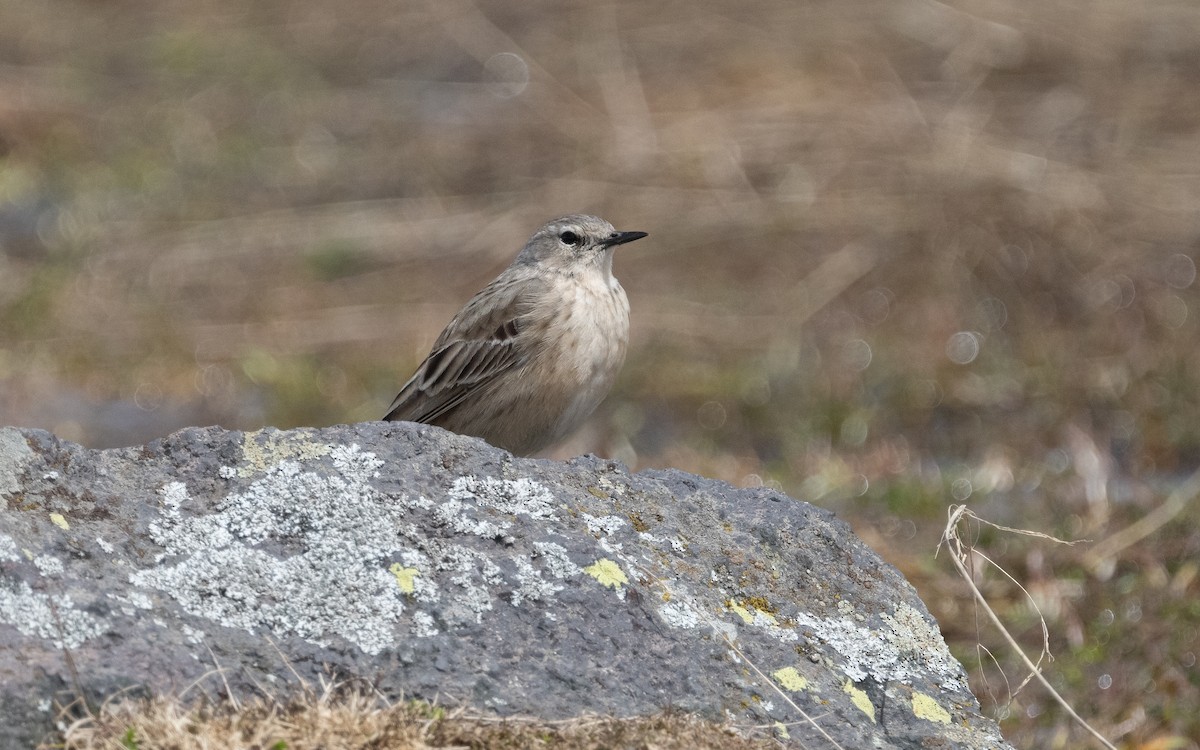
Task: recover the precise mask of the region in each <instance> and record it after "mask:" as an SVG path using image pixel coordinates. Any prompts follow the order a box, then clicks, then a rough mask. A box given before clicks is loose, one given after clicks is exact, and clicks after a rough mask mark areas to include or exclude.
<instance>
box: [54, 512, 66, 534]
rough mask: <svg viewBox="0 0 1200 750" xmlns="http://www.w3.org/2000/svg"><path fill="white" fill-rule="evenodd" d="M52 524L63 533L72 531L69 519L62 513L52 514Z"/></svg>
mask: <svg viewBox="0 0 1200 750" xmlns="http://www.w3.org/2000/svg"><path fill="white" fill-rule="evenodd" d="M50 523H52V524H54V525H55V526H57V527H58V528H60V529H62V530H63V531H70V529H71V524H69V523H67V519H66V517H65V516H63V514H62V513H51V514H50Z"/></svg>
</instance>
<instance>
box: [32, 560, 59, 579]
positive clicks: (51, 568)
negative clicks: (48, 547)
mask: <svg viewBox="0 0 1200 750" xmlns="http://www.w3.org/2000/svg"><path fill="white" fill-rule="evenodd" d="M33 566H34V567H35V568H37V569H38V572H39V573H41V574H42V575H44V576H50V577H52V578H57V577H58V576H60V575H62V574H63V564H62V560H59V559H58V558H57V557H54V556H53V555H38V556H37V557H35V558H33Z"/></svg>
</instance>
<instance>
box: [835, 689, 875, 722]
mask: <svg viewBox="0 0 1200 750" xmlns="http://www.w3.org/2000/svg"><path fill="white" fill-rule="evenodd" d="M842 690H845V691H846V695H848V696H850V702H851V703H853V704H854V705H855V706H857V707H858V710H859V711H862V712H863V713H864V714H866V715H867V716H868V717H870V719H871V722H872V723H874V721H875V704H873V703H871V699H870V698H869V697H867V694H866V693H865V692H863V691H862V690H859V689H858V688H856V687H854V683H853V682H850V681H847V682H846V685H845V686H844V687H843V688H842Z"/></svg>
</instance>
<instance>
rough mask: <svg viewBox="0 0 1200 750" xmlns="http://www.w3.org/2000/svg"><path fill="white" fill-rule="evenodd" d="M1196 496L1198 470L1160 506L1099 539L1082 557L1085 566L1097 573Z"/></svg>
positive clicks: (1199, 488) (1199, 486) (1199, 479)
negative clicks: (1107, 562)
mask: <svg viewBox="0 0 1200 750" xmlns="http://www.w3.org/2000/svg"><path fill="white" fill-rule="evenodd" d="M1197 495H1200V469H1197V470H1196V471H1194V472H1192V475H1191V476H1190V477H1188V479H1187V481H1186V482H1184V483H1183V484H1182V485H1180V486H1179V487H1177V488H1176V489H1175V491H1174V492H1172V493H1171V494H1170V495H1168V496H1167V499H1166V500H1165V501H1164V502H1163V504H1162V505H1160V506H1158V507H1157V508H1155V509H1154V510H1152V511H1150V512H1149V513H1147V514H1146V515H1144V516H1142V517H1141V518H1139V519H1138V520H1137V521H1135V522H1134V523H1132V524H1130V525H1129V526H1126V527H1125V528H1123V529H1121V530H1120V531H1118V532H1117V533H1115V534H1113V535H1111V536H1109V537H1107V538H1105V539H1102V540H1101V541H1100V542H1098V543H1097V544H1096V546H1095V547H1092V548H1091V549H1090V550H1088V552H1087V554H1085V555H1084V556H1083V564H1084V566H1086V567H1087V569H1088V570H1091V571H1092V572H1096V571H1097V570H1099V569H1100V568H1101V567H1103V566H1104V565H1105V564H1106V561H1108V560H1111V559H1112V558H1113V557H1114V556H1116V555H1117V554H1118V553H1120V552H1121V550H1123V549H1126V548H1127V547H1130V546H1132V545H1134V544H1137V543H1138V542H1140V541H1141V540H1143V539H1145V538H1146V537H1148V536H1150V535H1151V534H1153V533H1154V532H1155V531H1158V530H1159V529H1160V528H1162V527H1163V526H1165V525H1166V524H1167V523H1169V522H1170V521H1171V519H1173V518H1175V517H1176V516H1178V515H1179V514H1180V513H1181V512H1182V511H1183V510H1184V508H1186V507H1187V506H1188V503H1190V502H1192V501H1193V500H1195V499H1196V496H1197Z"/></svg>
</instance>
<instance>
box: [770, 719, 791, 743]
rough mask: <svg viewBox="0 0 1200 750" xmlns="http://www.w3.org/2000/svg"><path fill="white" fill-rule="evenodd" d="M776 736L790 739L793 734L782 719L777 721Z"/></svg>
mask: <svg viewBox="0 0 1200 750" xmlns="http://www.w3.org/2000/svg"><path fill="white" fill-rule="evenodd" d="M774 728H775V736H777V737H778V738H779V739H781V740H790V739H791V738H792V735H791V734H790V733H789V732H788V728H787V724H784V723H783V722H782V721H777V722H775V727H774Z"/></svg>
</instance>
